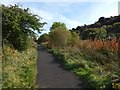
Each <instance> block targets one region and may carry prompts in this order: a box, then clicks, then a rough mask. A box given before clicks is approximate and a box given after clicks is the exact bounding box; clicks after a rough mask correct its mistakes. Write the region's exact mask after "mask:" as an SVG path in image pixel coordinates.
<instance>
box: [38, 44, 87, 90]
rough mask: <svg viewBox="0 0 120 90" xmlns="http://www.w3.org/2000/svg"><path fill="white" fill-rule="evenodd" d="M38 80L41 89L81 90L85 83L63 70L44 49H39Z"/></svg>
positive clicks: (40, 47)
mask: <svg viewBox="0 0 120 90" xmlns="http://www.w3.org/2000/svg"><path fill="white" fill-rule="evenodd" d="M37 70H38V73H37V77H36V78H37V79H36V83H37V85H39V88H81V89H80V90H83V89H85V87H84V86H85V85H84V84H83V82H82V81H81V80H80V79H79V78H78V77H77V76H75V75H74V74H73V73H72V72H70V71H68V70H65V69H63V67H61V64H60V63H59V62H58V60H56V58H55V57H54V56H53V55H52V54H50V53H49V52H47V51H46V50H45V48H44V47H42V46H39V47H38V59H37Z"/></svg>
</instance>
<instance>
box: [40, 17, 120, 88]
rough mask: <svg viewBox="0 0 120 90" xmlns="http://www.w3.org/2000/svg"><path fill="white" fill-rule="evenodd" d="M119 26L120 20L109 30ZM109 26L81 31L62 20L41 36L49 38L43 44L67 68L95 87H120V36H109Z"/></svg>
mask: <svg viewBox="0 0 120 90" xmlns="http://www.w3.org/2000/svg"><path fill="white" fill-rule="evenodd" d="M101 20H102V18H101V19H100V21H101ZM55 23H57V22H55ZM55 23H53V25H54V24H55ZM59 24H60V25H59ZM53 25H52V26H53ZM115 27H117V28H116V30H117V29H118V31H119V22H116V23H114V24H113V26H109V29H113V28H114V30H115ZM80 28H81V27H80ZM107 29H108V27H106V26H100V27H90V28H84V29H83V31H82V32H80V33H78V30H77V29H76V30H74V31H73V30H70V31H69V30H68V29H67V27H66V28H64V26H63V27H62V26H61V23H60V22H58V23H57V27H56V28H55V27H54V28H53V29H52V30H50V33H49V34H47V35H46V34H44V35H42V36H41V37H40V38H42V39H45V41H44V42H41V44H42V45H44V46H47V47H48V48H49V51H51V52H52V53H53V54H54V55H55V56H56V57H57V58H58V59H59V60H61V61H62V62H63V64H64V66H65V68H66V69H70V70H71V71H73V72H74V73H75V74H76V75H78V76H79V77H80V78H81V77H82V79H83V80H85V82H86V83H87V84H88V86H89V87H91V88H92V89H96V90H98V89H99V88H105V89H108V90H109V89H110V88H112V89H113V88H114V89H120V84H119V83H120V82H119V81H120V78H119V77H120V67H119V66H120V62H119V55H120V53H119V51H120V38H118V36H119V35H118V36H116V37H115V36H114V37H113V36H112V38H110V39H109V38H108V36H109V35H110V34H109V32H108V31H107ZM81 30H82V29H81ZM75 31H76V32H75ZM110 33H111V34H114V33H113V32H110ZM79 34H80V36H79ZM114 35H115V34H114ZM116 35H117V34H116ZM46 36H47V40H46ZM43 37H44V38H43ZM40 38H39V39H40ZM82 39H84V40H82Z"/></svg>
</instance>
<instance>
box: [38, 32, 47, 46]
mask: <svg viewBox="0 0 120 90" xmlns="http://www.w3.org/2000/svg"><path fill="white" fill-rule="evenodd" d="M48 41H49V35H48V34H46V33H45V34H43V35H41V36H40V37H39V38H38V43H39V44H41V43H44V42H48Z"/></svg>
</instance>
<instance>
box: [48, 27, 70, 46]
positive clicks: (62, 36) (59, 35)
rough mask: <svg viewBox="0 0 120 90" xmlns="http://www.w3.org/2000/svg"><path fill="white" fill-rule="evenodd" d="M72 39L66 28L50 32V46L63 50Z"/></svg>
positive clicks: (58, 28)
mask: <svg viewBox="0 0 120 90" xmlns="http://www.w3.org/2000/svg"><path fill="white" fill-rule="evenodd" d="M69 38H70V31H68V30H67V29H65V28H64V27H57V28H55V29H54V30H52V31H51V32H50V45H51V46H54V47H57V48H60V47H61V48H63V47H65V46H66V45H67V43H68V40H69Z"/></svg>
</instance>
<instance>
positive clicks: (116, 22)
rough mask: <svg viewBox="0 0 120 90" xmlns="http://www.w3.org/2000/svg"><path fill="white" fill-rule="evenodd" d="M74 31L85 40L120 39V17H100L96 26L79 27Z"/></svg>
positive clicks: (73, 29)
mask: <svg viewBox="0 0 120 90" xmlns="http://www.w3.org/2000/svg"><path fill="white" fill-rule="evenodd" d="M72 31H75V32H77V33H79V35H80V37H81V39H83V40H85V39H88V38H91V39H94V38H98V39H105V38H111V37H120V15H119V16H114V17H112V16H111V17H110V18H105V17H100V18H99V19H98V21H97V22H95V23H94V24H91V25H86V24H85V25H84V26H77V27H76V28H72Z"/></svg>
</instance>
